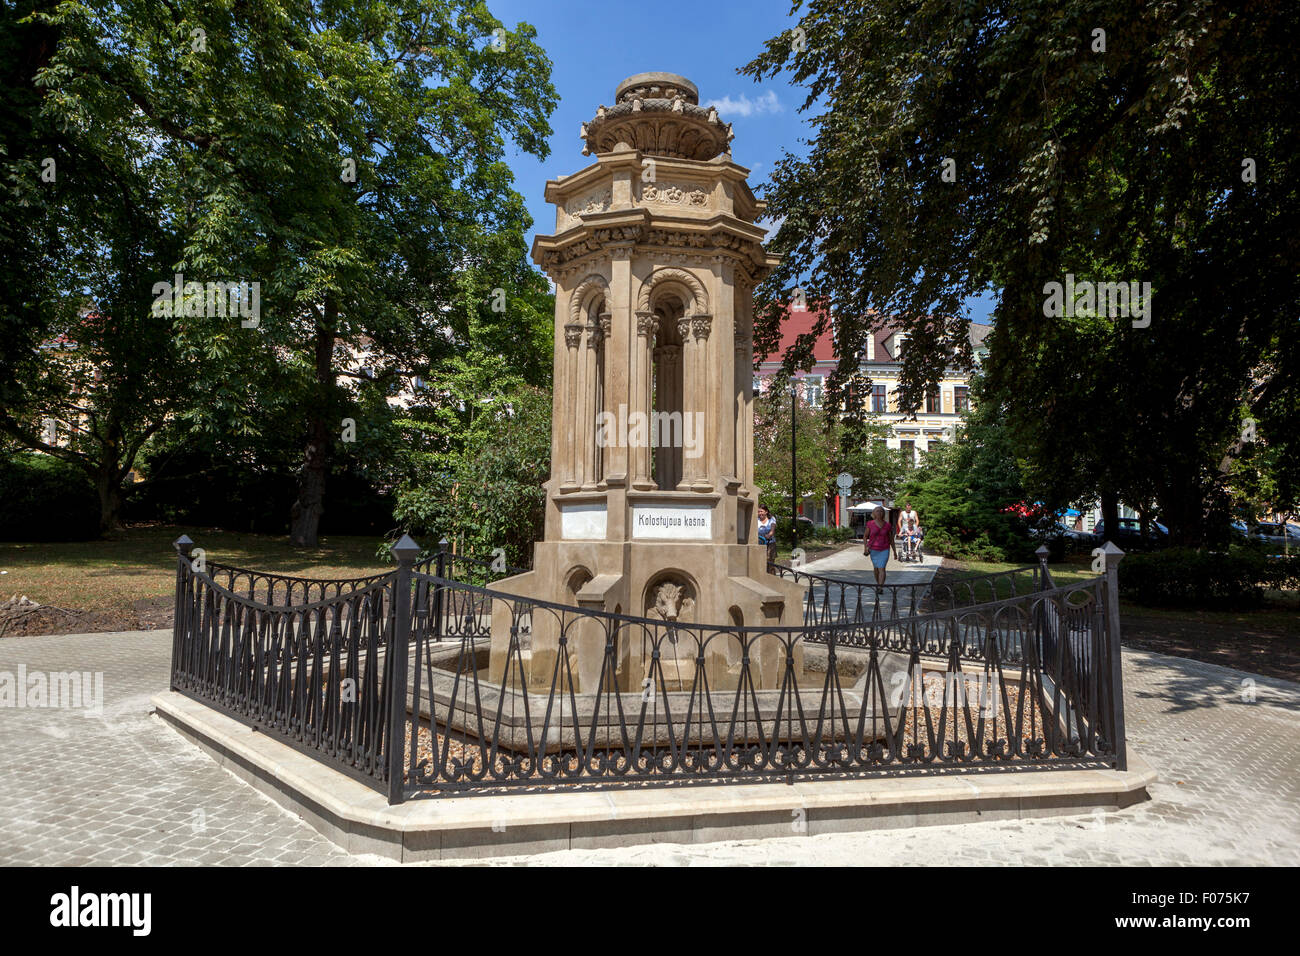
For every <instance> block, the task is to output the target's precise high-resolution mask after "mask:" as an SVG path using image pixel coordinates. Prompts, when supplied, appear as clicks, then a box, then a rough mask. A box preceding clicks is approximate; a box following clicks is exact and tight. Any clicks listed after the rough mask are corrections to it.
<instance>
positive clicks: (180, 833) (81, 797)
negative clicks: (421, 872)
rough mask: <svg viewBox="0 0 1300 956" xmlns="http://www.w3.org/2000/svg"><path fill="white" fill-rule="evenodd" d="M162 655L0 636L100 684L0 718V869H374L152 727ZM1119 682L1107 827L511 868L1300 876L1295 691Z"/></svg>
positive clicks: (28, 665) (663, 850)
mask: <svg viewBox="0 0 1300 956" xmlns="http://www.w3.org/2000/svg"><path fill="white" fill-rule="evenodd" d="M842 560H846V559H842ZM170 652H171V633H170V631H135V632H126V633H114V634H84V635H63V636H57V637H21V638H6V639H4V640H0V672H8V674H9V675H10V679H13V677H15V676H16V675H17V674H18V672H19V668H24V669H25V673H26V675H27V676H28V677H30V676H31V675H33V674H35V673H38V672H39V673H42V674H48V673H51V672H64V671H71V670H78V671H89V672H99V673H100V674H102V678H103V696H104V706H103V712H102V713H100V714H93V715H87V714H85V713H83V712H80V711H76V710H71V709H53V708H46V707H6V708H3V709H0V801H2V803H3V806H4V807H5V813H4V814H3V815H0V864H60V865H85V864H146V865H168V864H195V863H197V864H221V865H229V866H248V865H255V864H271V863H278V864H322V863H329V864H341V865H355V864H374V863H387V862H389V861H388V860H386V859H383V858H380V857H371V856H354V855H350V854H348V853H347V852H345V851H344V850H342V849H340V848H339V847H337V846H335V845H334V844H333V843H330V842H329V841H328V840H326V839H325V838H324V837H322V836H321V835H319V834H318V833H317V832H316V831H315V830H313V829H312V828H311V827H309V826H308V825H307V824H305V823H304V822H302V821H301V820H299V819H298V818H297V817H294V816H292V815H290V814H288V813H286V812H285V811H283V810H281V809H280V808H279V807H278V806H277V805H276V804H274V803H272V802H271V801H270V800H269V799H268V798H266V797H264V796H262V795H261V794H260V793H258V792H257V791H256V790H254V789H253V788H251V787H249V786H247V785H246V784H244V783H242V782H241V781H240V780H239V779H238V778H236V777H235V776H234V775H232V774H230V773H229V772H227V771H225V770H223V769H221V768H220V767H219V766H218V765H217V764H216V763H215V762H214V761H212V760H210V759H209V758H208V757H206V756H204V755H203V754H202V753H200V752H199V751H198V750H197V748H194V747H192V746H190V745H189V744H187V743H186V742H185V741H184V740H183V739H182V738H181V737H180V736H179V735H178V734H176V733H175V732H174V731H172V730H171V729H170V728H168V727H167V726H166V725H164V724H163V722H162V721H161V720H160V719H159V718H157V717H154V716H151V714H150V697H151V695H153V694H155V693H157V692H158V691H160V690H165V689H166V687H167V683H168V671H169V655H170ZM1124 681H1125V686H1124V690H1125V707H1126V713H1127V719H1128V731H1129V738H1130V740H1131V741H1132V742H1133V746H1134V747H1135V748H1137V749H1138V750H1139V751H1140V752H1141V754H1142V755H1143V756H1144V757H1145V758H1146V759H1147V761H1148V762H1149V763H1151V764H1152V765H1153V766H1154V767H1155V769H1156V770H1157V771H1158V772H1159V773H1160V778H1161V779H1160V781H1159V782H1158V783H1155V784H1153V785H1152V786H1151V787H1150V793H1151V795H1152V797H1153V800H1152V801H1151V802H1149V803H1146V804H1142V805H1140V806H1134V807H1129V808H1128V809H1125V810H1122V811H1119V812H1118V813H1110V814H1103V815H1099V816H1091V815H1089V816H1082V817H1061V818H1052V819H1042V820H1016V821H1007V822H997V823H992V822H983V823H976V824H965V825H958V826H938V827H926V828H922V829H899V830H878V831H867V832H854V833H844V834H835V835H830V834H828V835H822V836H791V837H786V838H782V839H767V840H753V841H731V842H724V843H712V844H704V845H682V844H660V845H655V846H641V847H627V848H621V849H607V850H589V851H582V850H570V851H564V852H561V853H557V854H550V855H544V856H535V857H526V858H514V860H513V862H517V863H569V864H572V863H579V864H664V865H719V864H721V865H727V864H800V865H825V864H837V863H850V864H855V863H856V864H876V865H881V864H891V865H897V864H909V863H911V864H946V863H988V864H1010V863H1029V864H1043V865H1047V864H1070V863H1076V864H1101V865H1128V864H1146V863H1159V864H1174V865H1177V864H1237V865H1252V866H1259V865H1289V866H1295V865H1300V685H1297V684H1294V683H1290V682H1287V681H1279V680H1272V679H1269V678H1264V677H1258V676H1254V675H1250V674H1244V673H1242V672H1240V671H1233V670H1229V669H1227V668H1223V667H1216V666H1215V665H1212V664H1202V663H1199V662H1196V661H1189V660H1185V659H1182V658H1176V657H1167V656H1163V655H1159V654H1151V653H1147V652H1140V651H1126V652H1125V653H1124ZM497 862H499V861H497ZM507 862H508V861H507Z"/></svg>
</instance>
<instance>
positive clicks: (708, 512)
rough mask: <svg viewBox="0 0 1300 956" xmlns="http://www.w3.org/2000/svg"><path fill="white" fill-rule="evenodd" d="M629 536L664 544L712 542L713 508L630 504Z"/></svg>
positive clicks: (702, 505) (700, 505)
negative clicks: (660, 541)
mask: <svg viewBox="0 0 1300 956" xmlns="http://www.w3.org/2000/svg"><path fill="white" fill-rule="evenodd" d="M632 537H633V538H658V539H661V540H665V541H710V540H712V539H713V506H712V505H707V504H691V505H687V504H681V505H675V504H674V505H666V504H658V505H633V506H632Z"/></svg>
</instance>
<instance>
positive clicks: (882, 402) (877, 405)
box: [871, 385, 889, 412]
mask: <svg viewBox="0 0 1300 956" xmlns="http://www.w3.org/2000/svg"><path fill="white" fill-rule="evenodd" d="M887 401H888V400H887V399H886V397H885V386H883V385H872V386H871V410H872V411H873V412H883V411H886V410H887V409H888V408H889V406H888V404H887Z"/></svg>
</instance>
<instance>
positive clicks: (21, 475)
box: [0, 452, 99, 541]
mask: <svg viewBox="0 0 1300 956" xmlns="http://www.w3.org/2000/svg"><path fill="white" fill-rule="evenodd" d="M97 537H99V495H98V494H96V492H95V486H94V485H93V484H92V483H91V481H90V478H89V477H87V476H86V473H85V472H83V471H82V470H81V469H80V468H78V467H77V466H76V465H72V464H69V463H68V462H65V461H62V460H61V459H58V458H52V457H51V456H49V455H41V454H37V453H33V452H21V453H18V454H12V455H7V456H3V457H0V541H77V540H86V539H90V538H97Z"/></svg>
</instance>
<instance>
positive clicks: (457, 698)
mask: <svg viewBox="0 0 1300 956" xmlns="http://www.w3.org/2000/svg"><path fill="white" fill-rule="evenodd" d="M190 546H191V543H190V542H188V539H182V541H181V542H178V545H177V547H178V567H177V590H176V594H177V598H176V608H177V617H176V630H175V638H174V644H173V654H172V687H173V689H175V690H177V691H180V692H181V693H185V694H187V695H189V696H191V697H194V698H196V699H198V700H201V701H203V702H205V703H207V704H209V705H211V706H213V707H215V708H217V709H219V710H221V711H223V712H225V713H227V714H229V715H231V716H233V717H235V718H236V719H239V720H241V721H244V722H245V723H249V724H252V725H254V726H256V727H258V729H260V730H264V731H266V732H268V733H274V734H276V735H277V736H278V737H279V739H282V740H285V741H286V742H288V743H290V744H291V745H293V746H295V747H297V748H298V749H300V750H302V751H303V752H305V753H307V754H309V755H311V756H313V757H315V758H317V759H319V760H322V761H324V762H326V763H328V764H330V765H332V766H335V767H337V768H338V769H341V770H343V771H345V772H347V773H349V774H351V775H352V776H354V777H355V778H357V779H360V780H362V781H364V782H365V783H367V784H369V785H371V786H373V787H375V788H376V789H379V790H381V791H383V792H386V793H387V795H388V798H389V800H390V801H391V802H398V801H401V800H403V799H406V798H409V797H412V796H417V795H437V794H470V793H483V792H491V791H493V790H499V789H501V788H532V789H550V790H554V789H557V788H572V787H584V786H586V787H591V786H596V787H606V786H653V785H677V784H694V783H723V782H729V781H730V782H734V781H741V780H783V781H792V780H795V779H800V778H804V779H810V778H827V777H836V776H841V777H844V776H862V775H870V774H898V773H917V772H943V771H949V770H1014V769H1026V768H1032V767H1057V768H1068V767H1087V766H1091V767H1097V766H1106V767H1118V768H1121V769H1123V768H1124V766H1125V754H1124V727H1123V709H1122V687H1121V684H1120V670H1119V618H1118V611H1117V608H1116V604H1115V601H1116V574H1115V567H1114V563H1113V562H1112V563H1111V564H1110V565H1109V566H1108V567H1107V572H1106V574H1104V575H1102V576H1100V577H1098V578H1095V579H1093V580H1090V581H1087V582H1085V583H1081V584H1075V585H1070V586H1067V587H1050V586H1049V585H1050V583H1051V582H1050V579H1049V578H1047V577H1046V576H1045V575H1043V576H1039V577H1036V578H1035V577H1032V576H1030V580H1031V581H1033V582H1034V583H1035V584H1036V589H1034V590H1028V591H1026V592H1025V593H1020V591H1019V586H1018V585H1019V583H1020V582H1018V581H1016V580H1015V579H1014V578H1013V579H1011V580H1010V581H1009V582H1008V585H1007V587H1008V590H1007V593H1002V591H1001V588H1002V585H1000V584H997V583H996V582H993V583H990V584H989V585H988V586H989V587H991V588H994V589H996V590H992V591H990V592H989V593H991V594H996V595H998V596H997V597H995V598H994V599H992V600H988V601H984V602H981V603H976V604H971V605H961V604H958V603H957V600H956V598H955V597H951V596H949V595H944V596H943V597H942V598H941V600H942V601H943V602H946V603H949V604H950V605H953V606H948V607H944V608H943V609H941V610H927V609H926V608H927V600H928V597H929V596H928V595H925V594H922V593H918V594H915V595H913V594H908V595H906V596H905V597H903V598H901V599H900V598H889V599H887V601H886V602H878V601H877V600H876V598H875V596H874V595H873V596H872V599H871V600H870V601H867V600H857V598H858V595H857V594H853V595H852V598H851V599H850V598H847V597H845V596H844V595H847V594H849V593H850V591H849V588H848V585H851V584H853V585H855V583H854V582H836V583H842V584H845V585H846V587H845V589H844V590H842V591H839V592H838V593H836V592H835V591H834V588H833V587H832V585H831V584H830V583H829V582H834V579H827V578H820V580H809V584H810V589H809V590H810V592H812V591H813V590H814V589H819V590H820V593H819V594H818V597H817V598H816V600H814V601H810V602H808V603H807V604H806V606H805V620H806V622H807V623H805V624H803V625H801V626H775V627H773V626H763V627H738V626H730V625H726V626H724V625H717V626H714V625H708V624H704V623H698V622H692V621H684V620H666V619H658V618H653V617H636V616H630V615H624V614H614V613H609V612H604V611H597V610H590V609H585V608H578V607H572V606H568V605H562V604H555V603H550V602H546V601H539V600H533V599H530V598H526V597H521V596H519V595H515V594H511V593H508V592H509V588H510V583H509V582H508V581H504V582H500V583H499V584H498V583H497V582H498V580H499V578H500V577H502V576H503V570H505V571H511V570H515V569H503V568H502V566H501V563H500V562H499V561H497V562H492V561H488V560H481V561H480V560H470V559H463V558H461V559H453V558H452V557H451V556H450V555H449V554H448V553H447V552H445V550H444V551H442V552H440V553H439V554H438V555H435V556H434V557H433V558H432V559H428V560H426V561H424V562H421V563H420V564H416V562H415V558H416V556H417V555H418V551H419V549H418V547H417V546H416V545H415V543H414V542H411V541H410V540H409V539H403V541H402V542H399V543H398V545H397V546H395V547H394V549H393V550H394V555H395V557H397V559H398V566H397V568H396V570H394V571H392V572H390V573H389V574H387V575H379V576H375V577H371V578H364V579H358V580H357V581H352V582H321V584H322V587H321V588H320V589H317V590H312V589H310V588H308V589H303V588H301V587H300V586H299V585H298V584H297V583H296V580H295V581H293V582H290V580H289V579H284V578H280V579H277V580H275V581H271V582H270V583H267V582H266V576H258V575H257V574H256V573H255V572H247V571H244V570H242V569H234V568H225V567H223V566H209V567H208V568H207V569H204V570H199V569H196V568H195V567H194V563H193V561H192V560H191V558H190V550H189V549H190ZM494 564H495V566H494ZM1021 570H1029V569H1021ZM795 573H801V572H795ZM804 576H805V577H808V576H807V575H804ZM269 577H271V578H274V577H275V576H269ZM467 578H468V580H466V579H467ZM232 584H234V585H236V587H232V586H231V585H232ZM855 586H856V585H855ZM827 593H831V594H832V596H831V597H830V598H829V599H828V598H827V597H826V596H825V595H826V594H827ZM968 593H969V595H970V596H971V597H977V596H979V594H980V592H979V591H978V590H976V589H975V588H972V589H971V590H970V592H968ZM263 595H267V596H270V597H273V598H274V597H278V596H280V595H286V596H289V597H295V598H296V597H297V596H298V595H303V596H304V597H307V598H313V599H312V600H301V601H297V602H294V601H286V602H282V603H272V602H265V601H261V600H258V598H259V597H261V596H263ZM901 601H905V602H906V603H905V604H904V605H903V606H902V607H901V609H900V602H901ZM886 607H889V608H891V609H892V610H895V611H896V612H897V613H893V614H885V613H884V609H885V608H886ZM810 608H811V609H813V610H809V609H810ZM867 609H869V611H870V613H867Z"/></svg>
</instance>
